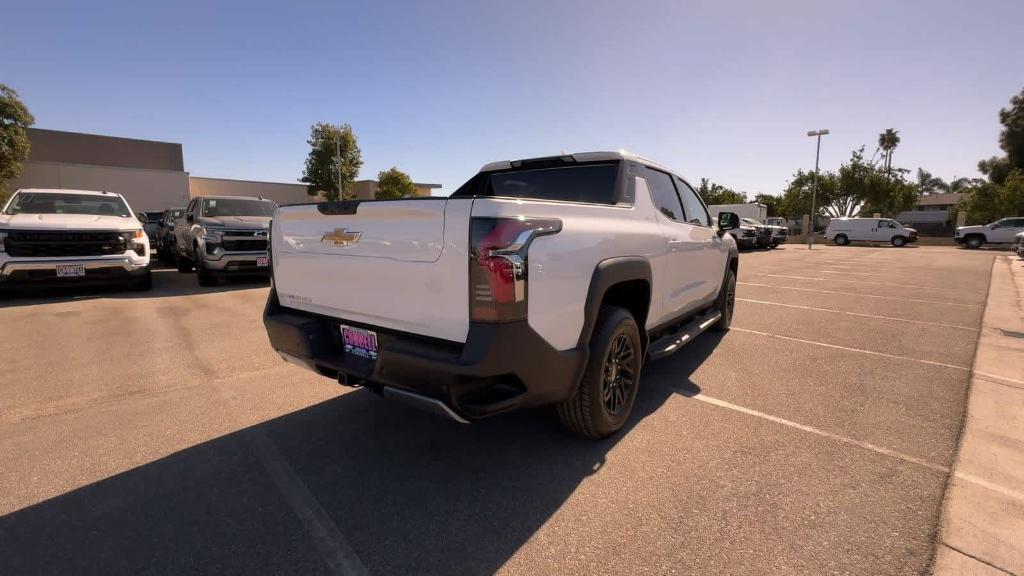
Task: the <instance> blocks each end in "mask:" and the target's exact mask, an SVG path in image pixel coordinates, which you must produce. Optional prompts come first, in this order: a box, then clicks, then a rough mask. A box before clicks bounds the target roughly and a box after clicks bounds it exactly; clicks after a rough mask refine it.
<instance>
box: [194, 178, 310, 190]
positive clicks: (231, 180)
mask: <svg viewBox="0 0 1024 576" xmlns="http://www.w3.org/2000/svg"><path fill="white" fill-rule="evenodd" d="M189 178H202V179H203V180H221V181H224V182H246V183H248V184H273V185H275V186H302V187H303V188H305V187H306V185H305V184H303V183H302V182H271V181H270V180H243V179H241V178H218V177H216V176H194V175H189Z"/></svg>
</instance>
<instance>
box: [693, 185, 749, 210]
mask: <svg viewBox="0 0 1024 576" xmlns="http://www.w3.org/2000/svg"><path fill="white" fill-rule="evenodd" d="M697 194H698V195H700V197H701V198H702V199H703V200H704V203H705V204H707V205H709V206H711V205H713V204H743V203H745V202H746V201H747V195H746V194H744V193H743V192H737V191H735V190H733V189H731V188H726V187H725V186H722V185H721V184H715V183H713V182H711V181H710V180H708V179H707V178H701V179H700V186H698V187H697Z"/></svg>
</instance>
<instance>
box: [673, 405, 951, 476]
mask: <svg viewBox="0 0 1024 576" xmlns="http://www.w3.org/2000/svg"><path fill="white" fill-rule="evenodd" d="M691 398H693V399H694V400H700V401H701V402H706V403H708V404H712V405H714V406H719V407H721V408H728V409H729V410H735V411H737V412H742V413H743V414H747V415H750V416H756V417H758V418H763V419H765V420H768V421H771V422H775V423H776V424H782V425H783V426H789V427H790V428H796V429H797V430H803V431H804V432H810V433H811V434H817V435H818V436H822V437H824V438H828V439H830V440H835V441H837V442H842V443H843V444H849V445H851V446H857V447H858V448H864V449H866V450H871V451H872V452H877V453H879V454H884V455H886V456H890V457H892V458H899V459H900V460H903V461H904V462H910V463H911V464H917V465H918V466H923V467H925V468H928V469H929V470H935V471H936V472H942V473H943V474H949V468H947V467H946V466H942V465H939V464H934V463H932V462H929V461H927V460H923V459H921V458H915V457H914V456H908V455H906V454H903V453H900V452H897V451H895V450H890V449H889V448H886V447H884V446H877V445H875V444H871V443H870V442H862V441H860V440H854V439H853V438H848V437H846V436H840V435H839V434H833V433H832V432H826V431H825V430H822V429H820V428H815V427H813V426H807V425H806V424H800V423H798V422H793V421H792V420H786V419H785V418H779V417H778V416H772V415H771V414H765V413H764V412H758V411H757V410H751V409H750V408H744V407H743V406H737V405H736V404H732V403H731V402H726V401H725V400H719V399H718V398H712V397H710V396H706V395H704V394H697V395H696V396H691Z"/></svg>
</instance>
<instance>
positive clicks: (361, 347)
mask: <svg viewBox="0 0 1024 576" xmlns="http://www.w3.org/2000/svg"><path fill="white" fill-rule="evenodd" d="M341 341H342V343H343V344H344V346H345V352H347V353H349V354H353V355H355V356H360V357H362V358H369V359H370V360H376V359H377V333H376V332H373V331H371V330H364V329H362V328H356V327H354V326H345V325H344V324H342V325H341Z"/></svg>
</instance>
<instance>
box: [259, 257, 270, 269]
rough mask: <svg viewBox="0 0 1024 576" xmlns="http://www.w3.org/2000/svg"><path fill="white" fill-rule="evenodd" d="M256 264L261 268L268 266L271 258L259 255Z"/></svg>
mask: <svg viewBox="0 0 1024 576" xmlns="http://www.w3.org/2000/svg"><path fill="white" fill-rule="evenodd" d="M256 265H257V266H259V267H260V268H266V267H267V266H269V265H270V258H269V257H268V256H257V257H256Z"/></svg>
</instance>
